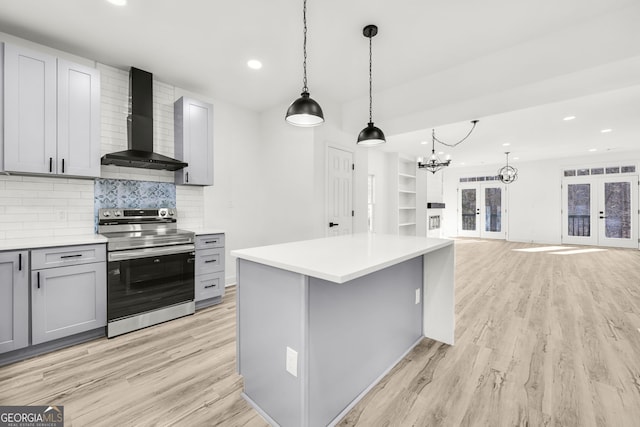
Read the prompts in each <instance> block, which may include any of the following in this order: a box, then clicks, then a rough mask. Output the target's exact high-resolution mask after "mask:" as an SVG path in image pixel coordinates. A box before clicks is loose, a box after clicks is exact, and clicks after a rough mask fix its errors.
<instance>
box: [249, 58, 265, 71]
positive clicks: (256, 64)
mask: <svg viewBox="0 0 640 427" xmlns="http://www.w3.org/2000/svg"><path fill="white" fill-rule="evenodd" d="M247 67H249V68H251V69H252V70H259V69H260V68H262V62H260V61H258V60H257V59H250V60H248V61H247Z"/></svg>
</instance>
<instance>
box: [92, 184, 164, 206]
mask: <svg viewBox="0 0 640 427" xmlns="http://www.w3.org/2000/svg"><path fill="white" fill-rule="evenodd" d="M94 198H95V209H96V212H97V210H98V209H100V208H175V207H176V186H175V184H172V183H169V182H149V181H132V180H125V179H102V178H100V179H96V180H95V191H94Z"/></svg>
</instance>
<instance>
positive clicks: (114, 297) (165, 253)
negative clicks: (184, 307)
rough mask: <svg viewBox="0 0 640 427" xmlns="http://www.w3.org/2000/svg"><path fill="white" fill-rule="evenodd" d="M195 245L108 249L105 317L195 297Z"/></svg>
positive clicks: (115, 317)
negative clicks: (120, 249)
mask: <svg viewBox="0 0 640 427" xmlns="http://www.w3.org/2000/svg"><path fill="white" fill-rule="evenodd" d="M194 265H195V247H194V245H179V246H163V247H159V248H145V249H132V250H126V251H116V252H110V253H109V256H108V263H107V320H108V321H114V320H117V319H121V318H124V317H128V316H132V315H135V314H140V313H144V312H147V311H151V310H156V309H159V308H163V307H168V306H170V305H174V304H178V303H182V302H187V301H193V299H194Z"/></svg>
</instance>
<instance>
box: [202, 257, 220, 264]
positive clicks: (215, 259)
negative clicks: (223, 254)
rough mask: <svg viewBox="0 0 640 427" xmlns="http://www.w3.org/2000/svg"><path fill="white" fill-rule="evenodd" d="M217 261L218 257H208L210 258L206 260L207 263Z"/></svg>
mask: <svg viewBox="0 0 640 427" xmlns="http://www.w3.org/2000/svg"><path fill="white" fill-rule="evenodd" d="M217 261H218V259H217V258H214V259H208V260H206V261H205V262H204V263H205V264H209V263H210V262H217Z"/></svg>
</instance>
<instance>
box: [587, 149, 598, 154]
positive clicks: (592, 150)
mask: <svg viewBox="0 0 640 427" xmlns="http://www.w3.org/2000/svg"><path fill="white" fill-rule="evenodd" d="M589 151H591V152H592V153H593V152H594V151H598V149H597V148H589Z"/></svg>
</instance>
